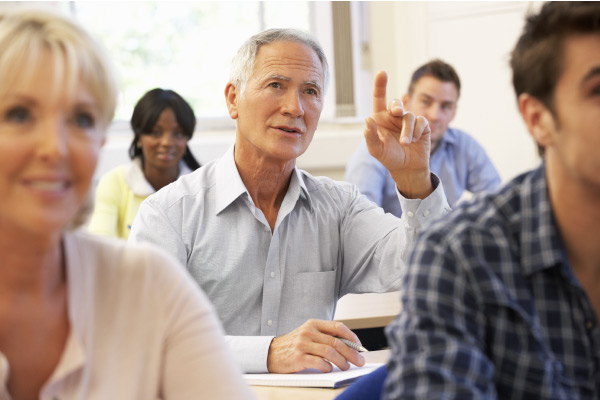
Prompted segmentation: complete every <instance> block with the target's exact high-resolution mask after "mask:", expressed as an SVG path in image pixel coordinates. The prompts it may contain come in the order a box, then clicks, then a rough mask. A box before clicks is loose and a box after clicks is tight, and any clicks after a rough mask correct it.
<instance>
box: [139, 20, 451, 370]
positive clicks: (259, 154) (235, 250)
mask: <svg viewBox="0 0 600 400" xmlns="http://www.w3.org/2000/svg"><path fill="white" fill-rule="evenodd" d="M327 80H328V66H327V60H326V58H325V55H324V53H323V50H322V49H321V47H320V46H319V44H318V43H317V42H316V40H315V39H314V38H313V37H312V36H310V35H309V34H307V33H304V32H301V31H297V30H292V29H273V30H268V31H265V32H262V33H259V34H257V35H255V36H253V37H251V38H250V39H249V40H248V41H246V42H245V43H244V45H243V46H242V48H241V49H240V50H239V51H238V53H237V55H236V57H235V59H234V62H233V68H232V76H231V80H230V82H229V83H227V86H226V87H225V99H226V101H227V108H228V110H229V115H230V116H231V118H233V119H235V120H236V139H235V144H234V145H233V146H232V147H231V148H230V149H229V150H228V151H227V152H226V153H225V155H223V156H222V157H221V158H220V159H218V160H215V161H213V162H210V163H208V164H206V165H205V166H204V167H203V168H200V169H199V170H197V171H196V172H195V173H193V174H190V175H188V176H185V177H183V178H181V179H180V180H178V181H177V182H175V183H174V184H171V185H169V186H167V187H165V188H164V189H162V190H160V191H159V192H158V193H156V194H155V195H153V196H150V197H149V198H148V199H147V200H146V201H145V202H144V203H143V204H142V206H141V208H140V210H139V213H138V215H137V217H136V219H135V221H134V224H133V228H132V231H131V235H130V240H132V241H149V242H153V243H155V244H157V245H158V246H160V247H163V248H165V249H166V250H168V251H169V252H170V253H172V254H173V255H175V256H176V257H177V258H178V259H179V260H180V261H181V263H182V264H184V265H186V266H187V269H188V270H189V272H190V273H191V275H192V276H193V277H194V278H195V279H196V280H197V282H198V284H199V285H200V286H201V287H202V289H203V290H204V291H205V292H206V294H207V295H208V296H209V298H210V300H211V301H212V302H213V304H214V306H215V308H216V310H217V313H218V315H219V317H220V319H221V321H222V323H223V325H224V327H225V331H226V333H227V335H228V336H227V340H228V342H229V344H230V346H231V347H232V348H233V350H234V353H235V354H236V355H237V357H238V360H239V362H240V364H241V366H242V368H243V369H244V370H245V371H247V372H265V371H270V372H281V373H288V372H296V371H300V370H302V369H305V368H316V369H319V370H322V371H324V372H328V371H331V369H332V364H335V365H337V366H338V367H339V368H341V369H343V370H345V369H348V368H349V367H350V365H349V363H352V364H355V365H362V364H363V363H364V359H363V357H362V356H361V355H360V354H359V353H358V352H356V351H355V350H353V349H351V348H350V347H348V346H346V345H345V344H344V343H343V342H342V341H340V340H339V338H345V339H348V340H351V341H354V342H358V338H357V337H356V335H355V334H354V333H353V332H352V331H351V330H349V329H348V328H347V327H346V326H344V325H343V324H342V323H339V322H333V321H331V320H332V318H333V315H334V311H335V306H336V302H337V300H338V299H339V298H340V297H342V296H343V295H345V294H347V293H364V292H386V291H393V290H397V288H398V286H399V281H400V275H401V273H402V270H403V268H404V266H405V264H404V260H405V257H406V255H407V254H408V251H409V250H410V249H411V248H412V244H413V241H414V238H415V235H416V234H417V232H418V231H419V229H420V227H421V226H422V225H423V224H425V223H426V222H427V221H428V220H430V219H433V218H435V217H437V216H440V215H442V214H443V213H445V212H446V211H447V210H448V209H449V207H448V203H447V201H446V198H445V195H444V192H443V188H442V185H441V184H440V182H439V179H438V178H437V177H436V176H435V175H434V174H431V173H430V171H429V150H430V146H431V138H430V135H431V131H430V129H429V125H428V123H427V120H425V119H424V118H423V117H415V115H414V114H412V113H405V112H404V109H403V106H402V103H401V102H400V101H398V100H393V101H391V102H390V103H389V105H388V104H386V100H385V91H386V83H387V76H386V75H385V73H384V72H380V73H379V74H378V75H377V76H376V78H375V90H374V98H373V102H374V104H373V115H372V117H370V118H367V121H366V129H365V137H366V138H367V143H368V145H369V150H370V151H371V153H372V154H373V156H374V157H376V158H377V159H378V160H380V161H381V163H382V164H383V165H385V166H386V167H387V168H388V170H389V171H390V173H391V174H392V176H393V177H394V180H395V182H396V184H397V186H398V198H399V201H400V202H402V208H403V210H405V216H403V218H402V219H398V218H396V217H394V216H391V215H385V214H384V213H383V211H382V210H381V209H380V208H378V207H377V206H376V205H375V204H374V203H371V202H370V201H369V200H367V199H366V198H365V197H364V196H362V195H361V194H360V193H359V192H358V190H357V189H356V187H354V186H352V185H350V184H346V183H342V182H336V181H333V180H331V179H328V178H325V177H313V176H311V175H310V174H308V173H307V172H305V171H302V170H300V169H298V168H297V167H296V158H297V157H298V156H300V155H301V154H302V153H304V151H305V150H306V149H307V147H308V145H309V144H310V142H311V140H312V138H313V135H314V133H315V131H316V129H317V124H318V121H319V116H320V114H321V110H322V109H323V97H324V94H325V88H326V86H327ZM157 295H159V294H157Z"/></svg>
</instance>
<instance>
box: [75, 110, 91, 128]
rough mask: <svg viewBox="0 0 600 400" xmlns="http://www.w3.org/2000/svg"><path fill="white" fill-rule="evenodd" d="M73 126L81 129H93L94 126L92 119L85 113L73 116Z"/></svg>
mask: <svg viewBox="0 0 600 400" xmlns="http://www.w3.org/2000/svg"><path fill="white" fill-rule="evenodd" d="M75 124H76V125H77V126H78V127H80V128H83V129H89V128H93V127H94V125H95V121H94V117H93V116H92V115H91V114H90V113H86V112H80V113H77V114H76V115H75Z"/></svg>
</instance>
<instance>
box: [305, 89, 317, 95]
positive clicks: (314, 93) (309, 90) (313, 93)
mask: <svg viewBox="0 0 600 400" xmlns="http://www.w3.org/2000/svg"><path fill="white" fill-rule="evenodd" d="M306 93H308V94H310V95H313V96H315V95H317V94H318V93H317V91H316V90H315V89H306Z"/></svg>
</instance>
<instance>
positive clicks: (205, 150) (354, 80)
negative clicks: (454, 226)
mask: <svg viewBox="0 0 600 400" xmlns="http://www.w3.org/2000/svg"><path fill="white" fill-rule="evenodd" d="M23 6H40V7H47V8H48V7H49V8H54V9H56V10H59V11H60V12H64V13H66V14H69V15H71V16H73V17H74V18H75V19H77V20H78V21H80V23H81V24H83V26H85V27H86V28H87V29H88V30H89V31H91V32H92V33H93V34H94V35H96V36H97V38H99V39H100V41H101V42H103V43H104V45H105V47H106V48H107V49H108V51H109V53H110V55H111V57H112V60H113V62H114V64H115V65H116V67H117V70H118V74H119V79H120V88H121V90H120V96H119V108H118V110H117V115H116V118H115V121H114V122H113V124H112V126H111V128H110V130H109V136H108V141H107V144H106V145H105V147H104V149H103V153H102V156H101V159H100V164H99V167H98V171H97V174H96V176H100V175H101V174H103V173H104V172H106V171H107V170H109V169H110V168H112V167H113V166H116V165H119V164H123V163H126V162H127V161H128V156H127V148H128V146H129V143H130V141H131V138H132V133H131V130H130V128H129V118H130V116H131V112H132V110H133V106H134V105H135V103H136V101H137V100H138V99H139V98H140V97H141V96H142V95H143V94H144V93H145V92H146V91H147V90H149V89H152V88H155V87H162V88H169V89H173V90H175V91H177V92H178V93H180V94H181V95H182V96H183V97H184V98H185V99H186V100H188V101H189V102H190V104H191V105H192V106H193V108H194V110H195V113H196V116H197V117H198V124H197V131H196V134H195V136H194V138H193V139H192V141H191V142H190V146H191V148H192V151H193V152H194V154H195V155H196V156H197V158H198V159H199V160H200V162H201V163H203V164H204V163H206V162H208V161H210V160H212V159H214V158H217V157H219V156H220V155H221V154H222V153H223V152H224V151H225V150H226V149H227V148H228V147H229V145H230V144H231V143H232V142H233V139H234V132H235V125H234V123H233V121H232V120H230V119H229V117H228V115H227V112H226V111H227V109H226V106H225V100H224V95H223V91H224V88H225V84H226V83H227V80H228V74H229V65H230V61H231V59H232V57H233V55H234V54H235V52H236V51H237V49H238V47H239V46H240V45H241V44H242V43H243V41H244V40H245V39H247V38H248V37H249V36H250V35H252V34H254V33H256V32H259V31H261V30H264V29H267V28H274V27H295V28H300V29H303V30H307V31H310V32H312V33H313V34H314V35H316V36H317V38H318V39H319V41H320V42H321V44H322V46H323V47H324V49H325V52H326V54H327V57H328V60H329V63H330V67H331V78H332V79H331V82H330V85H329V88H328V91H327V95H326V104H325V108H324V110H323V113H322V115H321V122H320V124H319V128H318V130H317V133H316V134H315V138H314V140H313V143H312V145H311V147H309V149H308V151H307V152H306V153H305V154H304V155H303V156H302V157H301V158H300V159H299V160H298V165H299V166H300V167H301V168H304V169H306V170H308V171H309V172H311V173H313V174H315V175H327V176H330V177H332V178H334V179H342V178H343V173H344V168H345V165H346V162H347V160H348V158H349V157H350V155H351V154H352V152H353V151H354V149H355V148H356V146H357V145H358V143H359V142H360V141H361V140H362V131H363V121H364V118H365V117H366V116H367V115H369V113H370V111H371V91H372V79H373V76H374V74H375V73H376V72H377V71H379V70H381V69H384V70H386V71H387V72H388V76H389V82H388V98H389V99H391V98H393V97H401V96H402V95H403V94H404V93H405V92H406V90H407V87H408V82H409V80H410V76H411V74H412V72H413V70H414V69H415V68H417V67H418V66H420V65H421V64H423V63H425V62H427V61H428V60H430V59H432V58H441V59H443V60H444V61H446V62H448V63H450V64H451V65H453V66H454V67H455V69H456V70H457V72H458V74H459V76H460V79H461V82H462V89H461V96H460V99H459V103H458V111H457V115H456V118H455V119H454V121H453V123H452V124H451V125H452V126H455V127H458V128H461V129H464V130H466V131H467V132H469V133H471V134H472V135H473V136H474V137H475V138H476V139H477V140H478V141H479V142H480V143H481V144H482V145H483V146H484V148H485V149H486V151H487V152H488V154H489V155H490V157H491V159H492V161H493V162H494V164H495V165H496V167H497V169H498V171H499V172H500V175H501V177H502V180H503V182H506V181H507V180H509V179H510V178H512V177H514V176H515V175H517V174H518V173H520V172H523V171H525V170H527V169H529V168H532V167H533V166H535V165H536V164H537V163H538V162H539V159H538V157H537V154H536V151H535V147H534V145H533V142H532V141H531V139H530V138H529V135H528V134H527V132H526V130H525V127H524V125H523V123H522V122H521V119H520V116H519V114H518V111H517V107H516V100H515V96H514V92H513V90H512V85H511V74H510V68H509V64H508V63H509V54H510V51H511V49H512V47H513V46H514V44H515V41H516V38H517V37H518V35H519V33H520V30H521V28H522V26H523V21H524V17H525V16H526V15H527V13H528V11H530V10H532V9H534V8H538V7H540V6H541V3H539V2H493V1H486V2H453V1H444V2H377V1H374V2H359V1H352V2H345V1H336V2H328V1H310V2H302V1H285V2H284V1H265V2H256V1H244V2H233V1H231V2H230V1H203V2H175V1H169V2H167V1H162V2H161V1H142V2H137V1H136V2H127V1H119V2H94V1H52V2H1V3H0V7H23Z"/></svg>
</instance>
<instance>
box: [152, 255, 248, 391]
mask: <svg viewBox="0 0 600 400" xmlns="http://www.w3.org/2000/svg"><path fill="white" fill-rule="evenodd" d="M173 263H175V261H173ZM173 269H175V270H177V268H176V266H173V268H171V269H170V270H171V271H172V270H173ZM170 275H175V276H176V277H178V278H179V279H178V280H175V281H174V282H173V283H174V284H170V283H171V282H169V281H173V279H170ZM161 286H162V287H161V306H162V307H164V310H165V313H166V318H167V320H166V321H167V323H166V326H167V328H168V331H167V334H166V338H165V349H164V366H163V369H162V371H163V379H162V385H161V386H162V390H161V392H162V393H161V394H162V396H161V398H163V399H165V400H195V399H199V398H206V399H223V400H228V399H252V398H254V396H253V394H252V392H251V390H250V388H249V387H248V385H247V384H246V382H245V381H244V379H243V377H242V374H241V371H240V369H239V367H238V366H237V365H236V363H235V360H234V357H233V355H232V353H231V350H230V349H229V348H228V346H227V344H226V343H225V339H224V332H223V329H222V328H221V325H220V323H219V321H218V319H217V317H216V314H215V311H214V309H213V307H212V305H211V304H210V301H209V300H208V298H207V297H206V295H204V293H203V292H202V291H201V290H198V288H197V285H196V284H195V283H194V282H193V281H192V280H191V278H190V277H189V276H188V275H187V273H185V272H183V271H181V270H179V271H178V273H174V274H169V275H165V276H163V277H162V278H161ZM157 307H158V306H157Z"/></svg>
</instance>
